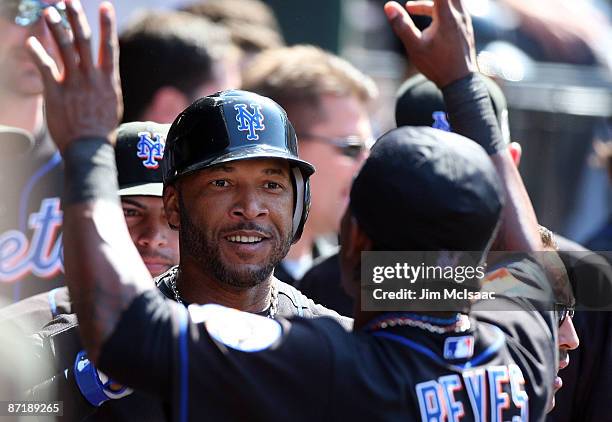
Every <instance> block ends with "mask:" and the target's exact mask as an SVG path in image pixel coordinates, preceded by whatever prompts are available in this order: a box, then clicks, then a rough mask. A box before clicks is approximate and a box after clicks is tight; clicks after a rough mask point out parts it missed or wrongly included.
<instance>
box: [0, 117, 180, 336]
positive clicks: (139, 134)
mask: <svg viewBox="0 0 612 422" xmlns="http://www.w3.org/2000/svg"><path fill="white" fill-rule="evenodd" d="M169 127H170V126H169V125H158V124H156V123H153V122H146V123H144V122H143V123H140V122H134V123H129V124H124V125H122V126H121V127H120V128H119V130H118V132H117V144H116V149H115V158H116V164H117V169H118V172H117V181H118V185H119V191H118V193H119V195H120V196H121V206H122V208H123V213H124V216H125V220H126V223H127V227H128V230H129V232H130V236H131V238H132V241H133V242H134V245H135V246H136V248H137V249H138V252H139V254H140V256H141V257H142V259H143V260H144V262H145V265H146V266H147V268H148V270H149V272H150V273H151V275H152V276H153V277H156V276H158V275H160V274H162V273H164V272H165V271H167V270H168V269H170V268H171V267H173V266H174V265H176V264H178V260H179V259H178V236H177V234H176V232H174V231H172V230H170V228H169V227H168V225H167V221H166V218H165V214H164V212H163V203H162V201H161V195H162V186H163V184H162V172H161V167H160V166H159V164H160V162H161V157H162V155H163V148H164V144H165V139H166V134H167V132H168V128H169ZM71 313H73V311H72V306H71V304H70V298H69V296H68V289H67V288H66V287H60V288H56V289H52V290H50V291H48V292H44V293H40V294H38V295H35V296H32V297H29V298H27V299H24V300H22V301H19V302H17V303H14V304H12V305H10V306H6V307H4V308H2V309H0V326H1V327H4V328H5V329H6V328H8V327H12V328H14V329H15V330H17V331H18V332H20V333H22V334H26V335H29V334H33V333H35V332H36V331H38V330H40V329H41V328H42V327H43V326H44V325H45V324H47V323H48V322H50V321H51V320H52V319H53V318H55V317H56V316H58V315H61V314H71Z"/></svg>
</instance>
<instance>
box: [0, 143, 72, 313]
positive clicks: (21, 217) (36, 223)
mask: <svg viewBox="0 0 612 422" xmlns="http://www.w3.org/2000/svg"><path fill="white" fill-rule="evenodd" d="M0 179H1V180H3V183H2V187H0V197H1V198H2V204H0V298H1V299H3V300H4V301H8V302H16V301H18V300H20V299H22V298H25V297H28V296H32V295H35V294H37V293H40V292H46V291H49V290H51V289H53V288H55V287H58V286H60V285H62V284H63V278H62V271H63V264H62V241H61V234H60V231H61V225H62V211H61V208H60V197H61V187H62V183H63V163H62V160H61V157H60V154H59V152H58V151H57V149H56V148H55V146H54V145H53V142H52V140H51V139H50V138H49V137H48V136H47V135H46V134H43V135H41V136H39V137H38V138H37V139H36V143H35V146H34V149H33V150H32V151H31V152H29V153H28V154H25V155H21V156H18V157H14V156H13V157H6V156H4V157H0Z"/></svg>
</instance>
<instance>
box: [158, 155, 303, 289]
mask: <svg viewBox="0 0 612 422" xmlns="http://www.w3.org/2000/svg"><path fill="white" fill-rule="evenodd" d="M178 197H179V200H178V202H179V205H178V206H179V210H178V214H179V220H178V221H177V224H176V225H178V226H179V227H180V242H181V255H182V256H183V259H185V261H192V262H196V263H197V264H198V265H199V267H200V269H201V270H202V271H203V272H205V273H206V274H210V275H212V276H213V277H214V278H215V279H216V280H218V281H219V282H221V283H223V284H227V285H231V286H234V287H239V288H246V287H252V286H255V285H257V284H259V283H261V282H263V281H264V280H266V279H267V278H268V277H269V276H270V275H271V273H272V270H273V269H274V267H275V266H276V265H277V264H278V263H279V262H280V261H281V260H282V259H283V258H284V257H285V255H286V254H287V252H288V251H289V247H290V245H291V239H292V225H293V222H292V219H293V186H292V183H291V179H290V176H289V165H288V163H287V162H286V161H284V160H270V159H265V160H243V161H237V162H231V163H226V164H223V165H219V166H216V167H213V168H209V169H205V170H201V171H199V172H196V173H195V174H192V175H190V176H186V177H185V178H184V179H182V180H181V181H180V182H179V187H178ZM171 202H172V201H171ZM167 207H168V205H167ZM170 208H173V207H172V205H170ZM174 214H176V212H174ZM174 218H176V215H175V216H174ZM170 221H171V222H172V223H173V224H174V223H175V221H174V220H173V219H171V220H170ZM183 259H182V260H181V265H182V264H183Z"/></svg>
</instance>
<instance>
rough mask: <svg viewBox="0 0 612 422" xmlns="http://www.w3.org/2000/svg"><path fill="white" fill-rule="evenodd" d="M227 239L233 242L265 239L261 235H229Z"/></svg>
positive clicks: (250, 241) (255, 241)
mask: <svg viewBox="0 0 612 422" xmlns="http://www.w3.org/2000/svg"><path fill="white" fill-rule="evenodd" d="M226 239H227V240H229V241H230V242H232V243H259V242H261V241H262V240H264V238H263V237H261V236H227V237H226Z"/></svg>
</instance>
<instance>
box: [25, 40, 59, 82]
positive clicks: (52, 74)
mask: <svg viewBox="0 0 612 422" xmlns="http://www.w3.org/2000/svg"><path fill="white" fill-rule="evenodd" d="M27 46H28V51H29V53H30V55H31V56H32V58H33V60H34V64H35V65H36V67H38V70H39V72H40V74H41V76H42V79H43V84H44V86H45V90H50V89H53V88H54V87H56V86H57V85H58V83H59V81H60V78H61V74H60V71H59V69H58V67H57V64H56V63H55V61H54V60H53V59H52V58H51V56H50V55H49V53H48V52H47V50H45V48H44V47H43V46H42V44H41V43H40V41H38V39H36V38H35V37H29V38H28V40H27Z"/></svg>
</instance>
